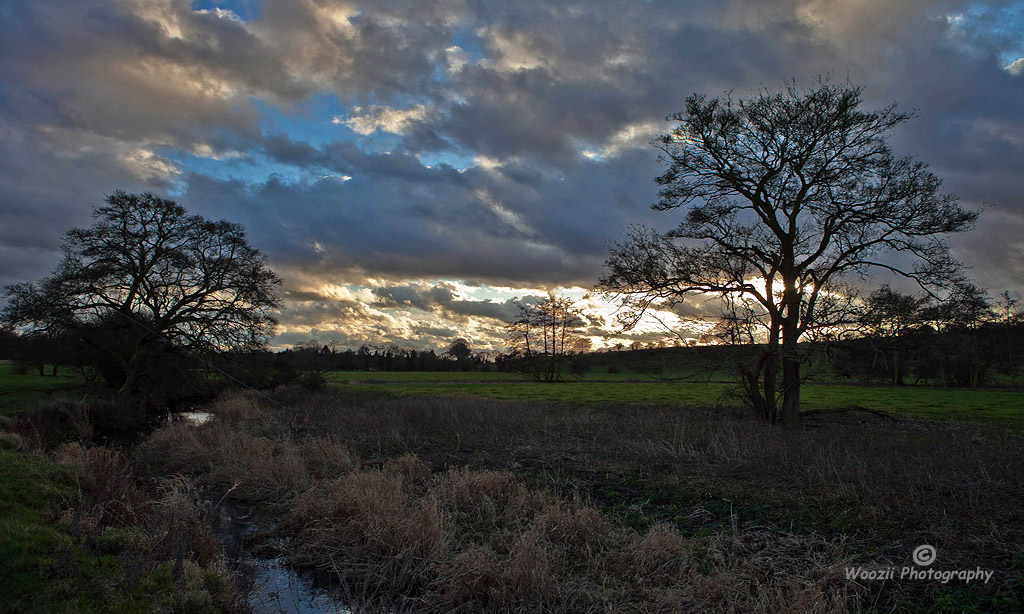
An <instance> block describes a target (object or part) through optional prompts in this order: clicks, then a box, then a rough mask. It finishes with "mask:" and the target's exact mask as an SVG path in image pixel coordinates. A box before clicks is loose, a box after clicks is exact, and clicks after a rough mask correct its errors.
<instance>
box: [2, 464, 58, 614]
mask: <svg viewBox="0 0 1024 614" xmlns="http://www.w3.org/2000/svg"><path fill="white" fill-rule="evenodd" d="M70 494H71V491H70V482H69V479H68V477H67V475H66V474H65V473H64V472H63V471H62V470H61V469H60V467H58V466H57V465H55V464H54V463H52V462H50V461H48V460H46V459H45V458H43V457H41V456H29V455H25V454H21V453H20V452H15V451H11V450H0V611H4V612H26V611H39V612H43V611H47V610H48V609H51V608H53V606H54V605H56V603H57V601H56V600H55V599H54V597H53V595H52V594H51V593H52V582H51V581H50V579H51V577H52V574H51V569H52V568H53V567H54V566H55V565H56V563H57V558H56V555H57V554H58V553H59V552H60V547H61V545H62V544H64V543H66V542H67V541H68V539H67V536H66V535H65V534H64V532H63V531H61V530H59V529H58V528H57V527H56V526H55V525H53V524H51V523H49V522H47V521H46V520H45V518H44V513H45V511H46V510H48V509H54V508H56V507H58V506H59V505H61V503H62V501H64V500H65V499H66V498H68V497H69V496H70ZM34 603H35V604H38V607H36V608H35V609H33V610H30V609H29V608H30V606H31V604H34ZM58 611H60V610H58Z"/></svg>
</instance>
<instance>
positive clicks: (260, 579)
mask: <svg viewBox="0 0 1024 614" xmlns="http://www.w3.org/2000/svg"><path fill="white" fill-rule="evenodd" d="M216 514H217V520H216V521H215V522H214V523H213V524H214V530H215V532H216V533H217V536H218V537H220V539H221V541H222V542H223V544H224V551H225V553H226V554H227V556H228V560H229V561H230V564H231V565H232V566H233V567H234V568H235V569H236V570H238V571H239V572H240V573H241V575H242V577H243V578H244V580H245V581H244V582H243V586H242V588H243V589H248V595H249V598H248V602H249V606H250V607H251V608H252V612H253V614H351V610H349V609H348V608H347V607H345V606H344V605H343V604H342V603H341V602H340V600H339V599H337V598H336V597H335V596H333V595H332V594H331V592H330V590H328V589H326V588H323V587H320V586H317V585H315V584H314V582H313V580H312V579H311V578H309V577H307V576H306V574H303V573H302V572H299V571H296V570H294V569H292V568H290V567H288V566H287V565H285V563H284V561H283V560H282V559H280V558H266V557H261V556H258V555H256V554H254V553H253V551H252V549H251V544H250V538H251V536H252V534H253V532H254V531H255V523H254V522H253V521H252V520H251V515H250V514H249V513H248V512H247V511H246V510H244V509H243V508H240V507H236V506H234V505H230V504H228V503H221V504H220V505H218V506H217V508H216Z"/></svg>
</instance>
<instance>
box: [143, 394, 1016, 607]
mask: <svg viewBox="0 0 1024 614" xmlns="http://www.w3.org/2000/svg"><path fill="white" fill-rule="evenodd" d="M277 400H278V401H280V402H281V403H282V406H281V407H279V408H273V409H272V408H269V407H263V408H262V409H260V410H259V413H258V415H259V416H260V417H259V419H254V420H248V421H247V420H244V419H241V418H237V419H235V420H233V421H228V420H215V421H213V422H212V423H209V424H206V425H202V426H199V427H193V426H189V425H186V424H175V425H171V426H168V427H166V428H165V429H162V430H161V431H158V432H157V433H156V434H154V436H153V437H152V438H151V439H150V440H149V441H148V442H146V443H145V444H144V445H142V446H140V447H139V449H138V458H139V460H140V461H141V462H142V463H143V465H144V466H146V467H148V469H149V470H150V471H151V472H154V473H157V474H159V473H167V472H181V473H185V474H188V475H192V476H195V477H196V478H197V479H199V480H200V481H202V482H204V483H208V484H211V485H214V486H216V487H218V488H219V489H220V491H222V492H224V493H227V496H228V497H233V498H237V499H239V500H243V501H253V502H256V501H259V502H264V503H280V505H277V506H275V509H276V510H278V511H277V512H276V513H277V515H278V518H279V519H280V520H281V526H282V528H283V531H284V533H283V535H285V536H286V537H288V538H290V539H289V540H288V545H287V547H286V554H287V556H288V558H289V560H290V561H291V562H292V563H293V564H295V565H299V566H305V567H311V568H314V569H316V570H318V571H319V572H320V573H321V574H325V575H326V576H329V577H332V578H333V579H334V580H335V581H337V583H338V584H340V585H341V586H342V587H343V588H344V590H345V591H347V593H348V595H349V601H350V602H351V603H353V604H359V605H365V606H367V607H368V608H369V609H370V610H371V611H374V610H375V608H377V607H379V608H382V609H383V608H391V609H393V610H395V611H438V612H449V611H458V612H477V611H480V612H482V611H488V612H490V611H507V612H515V611H545V612H587V611H608V610H614V611H636V612H648V611H652V612H653V611H657V612H661V611H664V612H673V611H744V612H786V611H807V612H815V611H817V612H832V611H846V610H848V609H851V608H852V609H855V610H856V609H869V608H871V607H882V606H884V607H891V606H892V605H893V604H895V603H896V602H897V601H898V600H900V599H907V600H912V601H915V602H921V603H928V602H931V601H933V600H934V599H936V598H938V597H939V596H941V595H942V594H943V591H944V589H945V588H946V587H943V586H942V585H924V584H916V585H915V584H906V583H904V584H895V583H888V584H883V583H878V584H870V583H859V584H858V583H853V582H850V581H847V580H846V579H845V578H844V575H843V569H844V567H845V566H846V565H851V564H860V565H867V566H882V565H890V564H894V565H901V564H906V563H908V562H909V554H910V550H911V549H913V547H914V546H916V545H919V544H921V543H930V544H933V545H935V546H936V547H937V548H938V549H939V551H940V552H941V553H942V563H943V567H944V568H957V567H971V568H973V567H975V566H981V567H983V568H989V569H994V570H996V576H995V578H994V579H993V582H992V583H991V585H987V586H984V587H975V586H972V587H971V588H972V589H975V590H978V591H981V592H980V593H978V594H977V595H975V596H973V597H972V596H969V597H966V598H965V599H968V600H970V599H981V600H982V601H981V602H977V603H985V604H992V603H997V601H998V600H999V599H1002V600H1003V603H1009V604H1012V603H1015V602H1014V601H1013V599H1018V600H1019V597H1016V598H1015V597H1013V596H1012V595H1013V594H1012V591H1011V592H1008V591H1009V590H1010V589H1009V588H1008V587H1009V586H1011V585H1012V581H1011V578H1012V577H1013V576H1014V573H1017V574H1018V575H1019V571H1017V572H1014V571H1013V568H1012V561H1013V560H1019V557H1021V553H1022V549H1021V547H1020V544H1021V543H1024V535H1022V531H1024V529H1022V527H1024V518H1022V514H1024V512H1022V510H1021V509H1020V507H1019V505H1016V504H1014V503H1013V502H1015V501H1019V500H1020V497H1021V495H1022V494H1024V477H1022V472H1021V471H1020V469H1021V467H1020V464H1021V457H1020V454H1019V450H1020V440H1019V438H1017V437H1015V436H1012V435H1007V434H1005V433H1000V432H996V431H984V430H979V429H973V428H966V427H961V426H954V425H938V424H934V423H923V422H922V423H917V422H912V421H905V422H901V423H900V424H899V427H898V428H893V426H892V425H890V424H884V425H880V424H876V423H873V422H858V421H856V420H855V419H853V418H852V417H849V416H831V417H828V420H829V421H823V420H825V418H818V422H816V423H814V424H812V425H810V427H809V429H808V430H807V431H806V432H803V433H799V434H797V433H792V432H787V431H781V430H777V429H772V428H769V427H767V426H766V425H764V424H761V423H758V422H756V421H753V420H749V419H746V418H743V417H738V416H732V415H727V414H725V413H723V412H718V413H712V412H710V411H698V410H680V409H678V408H652V407H644V408H631V407H603V408H562V407H558V406H553V405H541V404H535V403H533V404H527V403H515V402H511V403H509V402H486V401H469V400H465V399H407V398H383V397H349V398H339V397H337V396H334V395H331V394H329V393H308V392H306V393H299V392H288V391H285V392H282V393H280V394H279V395H278V399H277ZM231 403H232V404H238V403H239V401H238V400H237V399H236V400H233V401H231ZM214 411H215V413H216V411H217V410H216V407H215V408H214ZM221 411H224V410H223V408H222V410H221ZM253 415H254V416H255V415H257V414H256V413H254V414H253ZM342 442H344V443H342ZM357 455H358V456H357ZM359 457H361V458H362V459H363V460H362V461H361V462H360V461H359V460H358V458H359ZM1015 557H1017V558H1016V559H1015ZM1007 595H1009V597H1007ZM1007 599H1009V600H1007ZM964 603H968V604H969V603H975V602H974V601H968V602H964ZM1016 603H1019V601H1017V602H1016ZM1008 607H1010V608H1011V609H1010V610H1008V611H1012V607H1013V606H1012V605H1011V606H1008Z"/></svg>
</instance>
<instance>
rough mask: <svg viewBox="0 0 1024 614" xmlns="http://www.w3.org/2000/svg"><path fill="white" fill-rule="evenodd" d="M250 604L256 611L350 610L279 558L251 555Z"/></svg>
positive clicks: (318, 613)
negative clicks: (252, 556) (259, 557)
mask: <svg viewBox="0 0 1024 614" xmlns="http://www.w3.org/2000/svg"><path fill="white" fill-rule="evenodd" d="M251 565H252V572H253V580H252V588H251V590H250V592H249V607H251V608H252V611H253V614H351V610H349V609H348V608H346V607H344V606H343V605H341V604H340V603H338V602H337V601H335V599H334V598H333V597H331V595H330V594H329V593H328V592H327V591H325V590H323V589H318V588H316V587H315V586H313V584H312V583H311V582H310V581H309V580H307V579H305V578H303V577H302V576H301V575H300V574H299V573H298V572H296V571H295V570H293V569H290V568H288V567H286V566H285V565H284V564H283V562H282V561H281V560H280V559H255V558H254V559H252V562H251Z"/></svg>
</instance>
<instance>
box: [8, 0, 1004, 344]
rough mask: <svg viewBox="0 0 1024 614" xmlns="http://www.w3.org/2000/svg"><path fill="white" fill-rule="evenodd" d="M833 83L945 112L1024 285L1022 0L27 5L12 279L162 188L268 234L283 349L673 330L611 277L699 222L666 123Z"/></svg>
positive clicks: (948, 168) (941, 124) (254, 234)
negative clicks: (576, 311) (549, 329)
mask: <svg viewBox="0 0 1024 614" xmlns="http://www.w3.org/2000/svg"><path fill="white" fill-rule="evenodd" d="M819 75H831V78H832V79H833V80H840V81H842V80H846V79H849V80H850V81H851V82H852V83H855V84H860V85H862V86H863V87H864V99H865V106H866V107H868V108H878V107H881V106H884V105H886V104H889V103H891V102H897V103H898V104H899V107H900V109H902V110H917V112H918V114H919V117H918V118H917V119H915V120H913V121H911V122H909V123H907V124H905V125H903V126H902V127H901V128H900V129H899V130H898V131H897V132H896V133H895V134H894V135H893V138H892V144H893V146H894V148H895V149H896V151H897V152H898V153H900V154H906V155H912V156H915V157H917V158H918V159H920V160H922V161H924V162H926V163H928V164H929V165H930V168H931V170H932V171H934V172H935V173H936V174H938V175H939V176H940V177H942V178H943V179H944V180H945V188H946V189H947V190H948V191H949V192H952V193H954V194H957V195H959V196H960V197H961V198H962V202H963V204H964V205H966V206H968V207H972V208H973V207H983V208H984V209H985V211H984V213H983V214H982V216H981V219H980V221H979V223H978V225H977V228H976V229H975V230H974V231H973V232H971V233H969V234H965V235H962V236H956V237H954V238H953V239H952V241H951V243H952V245H953V246H954V250H955V253H956V255H957V256H958V257H959V258H960V259H961V260H962V261H963V262H965V263H966V264H967V265H968V266H970V267H971V270H970V275H971V276H972V277H973V278H974V279H975V281H976V282H977V283H978V284H979V285H980V286H983V287H986V288H988V289H989V290H990V291H991V292H992V294H993V295H996V294H998V293H1000V292H1002V291H1003V290H1010V291H1011V292H1014V293H1017V294H1018V295H1019V294H1021V293H1022V292H1024V273H1022V271H1024V173H1022V169H1024V2H1020V1H1017V2H957V1H953V0H941V1H931V2H930V1H923V0H901V1H893V0H846V1H838V0H720V1H716V2H697V1H674V2H671V1H660V2H659V1H655V0H648V1H644V0H594V1H591V2H578V3H571V2H551V1H537V0H523V1H512V0H493V1H492V0H437V1H428V0H417V1H415V2H414V1H412V0H407V1H404V2H400V1H395V0H372V1H365V2H341V1H329V0H288V1H285V0H233V1H230V2H216V1H213V0H202V1H196V2H190V1H189V0H75V1H74V2H68V1H67V0H25V1H22V0H5V1H4V2H3V3H2V4H0V285H7V284H12V283H17V282H22V281H29V280H35V279H39V278H40V277H42V276H45V275H46V274H47V273H48V272H50V271H51V270H52V269H53V267H54V266H55V265H56V263H57V261H58V260H59V258H60V243H61V236H62V235H63V233H64V232H65V231H66V230H68V229H69V228H71V227H82V226H88V225H89V224H90V223H91V212H92V210H93V209H94V208H95V207H97V206H99V205H101V204H102V201H103V198H104V196H105V195H106V194H109V193H111V192H113V191H114V190H115V189H124V190H128V191H143V190H149V191H153V192H155V193H158V194H160V195H162V196H165V197H169V198H172V199H174V200H177V201H178V202H180V203H181V204H182V205H184V206H185V207H186V208H187V209H188V210H189V211H191V212H194V213H199V214H201V215H204V216H206V217H210V218H216V219H222V218H223V219H228V220H230V221H233V222H239V223H241V224H243V225H244V226H245V227H246V229H247V231H248V237H249V241H250V243H251V244H252V245H253V246H255V247H257V248H259V249H260V250H262V251H263V252H264V253H265V254H266V255H267V257H268V260H269V263H270V265H271V266H272V267H273V268H274V269H275V270H276V271H277V272H278V274H279V275H280V276H281V278H282V279H283V280H284V281H283V285H282V287H281V291H282V296H283V298H284V308H283V310H282V313H281V325H280V327H279V335H278V336H277V337H276V338H275V339H274V341H273V346H274V347H287V346H289V345H290V344H293V343H299V342H304V341H308V340H310V339H317V340H319V341H321V342H335V343H337V344H338V345H340V346H348V347H358V346H359V345H361V344H364V343H368V344H384V343H394V344H397V345H399V346H402V347H413V348H424V349H425V348H443V347H445V346H447V345H448V344H449V343H450V342H451V341H452V340H453V339H455V338H456V337H465V338H467V339H469V340H470V342H471V345H472V346H473V347H475V348H478V349H485V350H486V349H490V350H498V349H500V348H501V347H502V335H501V327H502V322H503V321H504V320H507V319H509V318H511V317H512V316H513V315H514V314H515V311H516V308H515V304H514V302H513V299H514V298H516V297H519V298H522V299H525V300H527V301H531V300H537V299H538V297H540V296H543V295H544V294H545V293H546V292H547V291H555V292H557V293H559V294H563V295H567V296H570V297H572V298H575V299H578V300H580V301H581V305H582V306H583V307H585V309H586V310H587V312H588V313H589V314H591V317H590V320H589V322H590V328H589V330H588V331H587V332H588V334H590V335H591V336H593V338H594V340H595V342H596V344H597V345H601V344H602V343H604V344H611V343H614V342H625V343H627V344H628V343H629V342H630V341H632V340H640V341H643V342H648V343H649V342H651V341H657V340H658V339H663V338H666V337H667V338H669V339H671V336H670V335H669V333H668V332H667V331H666V330H665V329H664V328H663V327H662V326H661V325H660V324H658V323H654V322H647V323H646V324H645V325H644V326H643V327H641V329H639V330H636V331H630V332H623V331H621V330H620V329H619V328H618V327H617V325H616V323H615V318H614V305H613V304H612V303H610V302H608V301H607V300H604V299H603V298H601V297H599V296H596V295H594V294H593V293H592V292H591V289H592V288H593V286H594V285H595V284H596V282H597V279H598V277H599V276H600V275H601V273H602V271H603V268H602V265H603V262H604V260H605V259H606V258H607V255H608V247H609V243H610V242H611V241H616V240H620V239H622V238H623V237H624V235H625V233H626V231H627V230H628V227H629V225H630V224H634V223H638V222H646V223H648V224H651V225H654V226H655V227H658V228H668V227H671V226H674V225H675V224H677V223H678V222H679V221H680V220H679V219H678V218H677V217H676V218H673V216H678V212H676V213H659V212H653V211H651V210H650V208H649V205H650V204H651V203H652V202H653V201H654V200H655V199H656V186H655V185H654V183H653V178H654V177H656V176H658V175H659V174H661V171H662V169H663V167H662V165H661V163H659V161H658V159H657V156H656V152H655V150H654V148H653V147H652V146H651V145H650V141H651V139H652V138H653V137H655V136H656V135H657V134H658V133H659V132H662V131H666V130H668V129H669V128H671V124H669V123H667V122H666V121H665V119H664V118H665V116H666V115H668V114H670V113H673V112H675V111H678V110H680V109H681V108H682V106H683V103H684V101H685V99H686V97H687V96H689V95H691V94H693V93H695V92H702V93H706V94H708V95H711V96H717V95H721V94H723V93H725V92H727V91H735V92H737V93H740V94H742V93H743V92H749V91H751V90H752V89H755V88H758V87H762V86H763V87H770V88H776V87H781V86H782V85H784V83H785V82H786V81H788V80H790V79H796V81H797V83H798V85H799V84H801V83H803V84H808V85H809V84H811V83H812V82H813V81H814V80H815V79H816V77H817V76H819ZM870 283H875V284H879V283H892V280H889V279H886V278H881V277H879V278H878V279H875V280H871V281H870ZM702 309H704V310H706V309H712V307H710V306H700V305H697V306H694V307H693V311H692V312H693V313H699V312H700V311H701V310H702ZM673 318H675V316H671V315H670V316H668V321H666V322H665V326H667V327H668V328H673V329H676V330H683V331H684V332H683V336H684V337H685V336H694V335H696V334H697V332H699V331H695V330H690V329H686V327H685V326H682V325H681V324H680V322H679V321H678V320H674V319H673Z"/></svg>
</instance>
